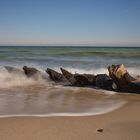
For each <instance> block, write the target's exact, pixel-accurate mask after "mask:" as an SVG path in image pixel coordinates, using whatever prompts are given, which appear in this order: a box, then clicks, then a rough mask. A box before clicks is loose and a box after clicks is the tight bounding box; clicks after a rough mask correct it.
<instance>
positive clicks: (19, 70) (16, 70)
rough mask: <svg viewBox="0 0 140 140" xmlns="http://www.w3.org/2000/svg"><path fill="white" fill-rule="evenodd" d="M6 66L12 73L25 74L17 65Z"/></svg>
mask: <svg viewBox="0 0 140 140" xmlns="http://www.w3.org/2000/svg"><path fill="white" fill-rule="evenodd" d="M4 68H5V69H6V70H7V71H8V72H9V73H11V74H18V75H25V74H24V71H23V70H21V69H18V68H16V67H11V66H4Z"/></svg>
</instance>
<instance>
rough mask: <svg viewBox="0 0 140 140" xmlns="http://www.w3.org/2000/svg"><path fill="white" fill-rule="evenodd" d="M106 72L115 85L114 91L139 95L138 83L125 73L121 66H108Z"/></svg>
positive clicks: (139, 86)
mask: <svg viewBox="0 0 140 140" xmlns="http://www.w3.org/2000/svg"><path fill="white" fill-rule="evenodd" d="M108 71H109V76H110V77H111V78H112V79H113V81H114V82H115V84H116V85H117V86H116V89H114V90H116V91H121V92H134V93H140V81H136V79H135V78H134V77H132V76H131V75H130V74H129V73H128V72H127V70H126V69H125V67H124V65H123V64H121V65H112V66H108Z"/></svg>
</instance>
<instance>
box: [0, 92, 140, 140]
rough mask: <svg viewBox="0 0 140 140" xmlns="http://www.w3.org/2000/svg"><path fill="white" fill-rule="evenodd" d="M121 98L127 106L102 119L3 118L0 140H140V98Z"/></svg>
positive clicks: (0, 125)
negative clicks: (125, 101)
mask: <svg viewBox="0 0 140 140" xmlns="http://www.w3.org/2000/svg"><path fill="white" fill-rule="evenodd" d="M121 96H122V98H124V99H125V100H127V103H126V104H125V105H124V106H123V107H121V108H119V109H117V110H115V111H112V112H110V113H106V114H103V115H96V116H86V117H42V118H41V117H12V118H1V119H0V140H139V139H140V111H139V106H140V95H136V94H122V95H121ZM98 129H101V132H99V131H98Z"/></svg>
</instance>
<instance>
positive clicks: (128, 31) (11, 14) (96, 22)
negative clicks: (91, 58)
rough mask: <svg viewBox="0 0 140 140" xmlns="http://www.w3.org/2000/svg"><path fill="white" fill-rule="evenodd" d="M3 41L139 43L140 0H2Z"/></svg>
mask: <svg viewBox="0 0 140 140" xmlns="http://www.w3.org/2000/svg"><path fill="white" fill-rule="evenodd" d="M0 45H68V46H69V45H81V46H82V45H87V46H140V0H0Z"/></svg>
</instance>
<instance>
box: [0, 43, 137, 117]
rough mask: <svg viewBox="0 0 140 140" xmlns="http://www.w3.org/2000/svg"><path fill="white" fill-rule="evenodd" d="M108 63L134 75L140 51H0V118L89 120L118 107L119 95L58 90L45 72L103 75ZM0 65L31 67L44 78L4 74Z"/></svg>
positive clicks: (80, 48) (51, 48)
mask: <svg viewBox="0 0 140 140" xmlns="http://www.w3.org/2000/svg"><path fill="white" fill-rule="evenodd" d="M111 64H124V66H125V67H126V69H127V71H128V72H129V73H130V74H131V75H134V76H138V75H140V47H95V46H94V47H91V46H0V117H14V116H38V117H47V116H89V115H99V114H103V113H107V112H110V111H113V110H115V109H117V108H120V107H121V106H123V105H125V104H126V102H127V101H125V100H124V99H123V98H122V97H121V95H120V93H117V92H114V91H107V90H101V89H98V88H94V87H73V86H64V85H63V84H61V83H55V82H53V81H52V80H51V79H50V78H49V76H48V75H47V73H46V72H45V70H46V69H47V68H51V69H54V70H56V71H58V72H60V67H62V68H64V69H66V70H68V71H70V72H71V73H73V74H74V73H81V74H83V73H87V74H108V71H107V66H109V65H111ZM4 66H12V67H16V68H19V69H21V70H22V67H23V66H28V67H35V68H37V69H38V70H40V71H41V72H42V74H43V75H44V76H45V77H46V78H42V79H38V80H36V79H32V78H27V77H26V76H21V75H19V74H18V73H17V74H10V73H8V72H7V70H6V69H5V68H4Z"/></svg>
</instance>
